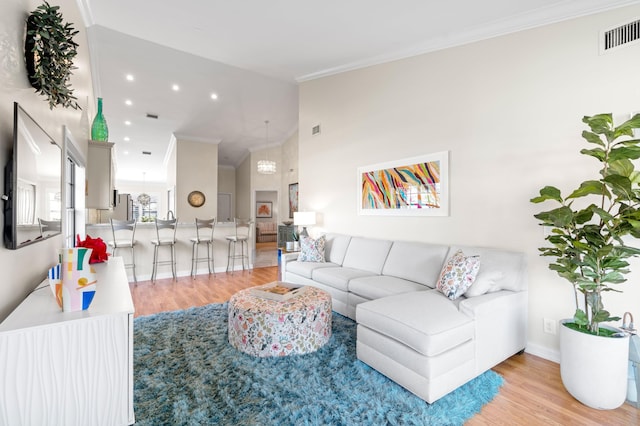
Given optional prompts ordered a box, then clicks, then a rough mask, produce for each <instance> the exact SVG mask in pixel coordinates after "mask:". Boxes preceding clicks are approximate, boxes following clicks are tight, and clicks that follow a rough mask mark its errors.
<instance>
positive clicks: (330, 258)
mask: <svg viewBox="0 0 640 426" xmlns="http://www.w3.org/2000/svg"><path fill="white" fill-rule="evenodd" d="M325 239H326V241H325V244H324V257H325V260H326V261H327V262H331V263H335V264H337V265H342V262H344V256H345V254H347V248H348V247H349V242H350V241H351V236H350V235H342V234H327V235H325Z"/></svg>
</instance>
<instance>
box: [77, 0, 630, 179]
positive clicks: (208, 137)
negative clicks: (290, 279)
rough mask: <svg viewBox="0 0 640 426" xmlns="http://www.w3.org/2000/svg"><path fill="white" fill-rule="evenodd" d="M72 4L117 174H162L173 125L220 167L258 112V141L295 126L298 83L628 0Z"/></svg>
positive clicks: (253, 138)
mask: <svg viewBox="0 0 640 426" xmlns="http://www.w3.org/2000/svg"><path fill="white" fill-rule="evenodd" d="M78 3H79V4H81V7H82V12H83V16H84V20H85V24H86V25H87V27H88V28H89V29H88V34H89V45H90V51H91V62H92V69H93V75H94V80H95V87H94V88H95V92H96V96H100V97H102V98H103V99H104V111H105V116H106V118H107V122H108V125H109V130H110V138H109V139H110V141H112V142H115V143H116V158H117V167H118V172H117V173H118V175H117V178H118V180H121V181H128V180H131V181H141V180H142V179H143V173H144V174H145V175H146V180H147V181H163V180H164V179H165V176H166V167H165V166H164V160H165V156H166V154H167V150H168V148H169V147H170V144H171V141H172V135H177V138H178V139H188V140H192V141H202V142H210V143H217V144H219V145H218V146H219V164H221V165H230V166H237V165H238V164H239V163H240V162H241V161H242V159H243V158H244V157H245V156H246V155H247V153H248V152H250V151H251V150H256V149H262V148H264V147H265V146H266V144H267V132H266V128H265V120H269V122H270V123H269V129H268V143H269V144H270V145H273V144H281V143H282V142H284V141H285V140H286V139H287V138H289V137H290V136H291V135H292V134H294V133H295V131H296V130H297V123H298V87H297V86H298V83H299V82H301V81H305V80H309V79H313V78H320V77H323V76H327V75H331V74H334V73H339V72H343V71H347V70H350V69H356V68H360V67H363V66H368V65H372V64H376V63H382V62H386V61H391V60H395V59H400V58H404V57H408V56H413V55H417V54H421V53H425V52H429V51H434V50H439V49H444V48H447V47H452V46H456V45H460V44H464V43H469V42H473V41H477V40H482V39H486V38H490V37H494V36H498V35H502V34H506V33H510V32H515V31H520V30H523V29H527V28H533V27H536V26H540V25H545V24H549V23H553V22H558V21H562V20H566V19H570V18H573V17H577V16H582V15H587V14H592V13H597V12H600V11H604V10H608V9H612V8H616V7H621V6H625V5H629V4H635V3H638V1H637V0H561V1H558V0H520V1H513V0H483V1H474V0H450V1H446V2H444V1H437V2H436V1H424V0H403V1H397V2H391V1H388V0H349V1H344V0H325V1H323V2H310V1H301V0H271V1H264V0H262V1H261V0H239V1H225V0H181V1H180V2H169V1H162V2H161V1H157V0H136V1H130V0H109V1H107V0H79V1H78ZM128 75H130V76H132V78H133V80H132V81H130V80H127V76H128ZM174 86H175V87H174ZM176 89H177V90H176ZM212 94H214V97H216V99H212ZM127 101H129V102H127ZM148 115H151V116H157V118H149V117H148ZM143 151H146V152H150V153H151V154H150V155H144V154H143V153H142V152H143Z"/></svg>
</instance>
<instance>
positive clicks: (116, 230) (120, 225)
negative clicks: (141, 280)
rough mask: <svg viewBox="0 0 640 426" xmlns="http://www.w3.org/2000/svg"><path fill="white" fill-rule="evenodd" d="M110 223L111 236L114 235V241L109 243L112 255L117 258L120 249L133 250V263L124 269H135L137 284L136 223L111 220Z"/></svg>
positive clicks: (134, 277)
mask: <svg viewBox="0 0 640 426" xmlns="http://www.w3.org/2000/svg"><path fill="white" fill-rule="evenodd" d="M109 222H110V223H111V235H113V240H111V241H109V242H107V245H109V247H111V248H112V251H111V255H112V256H115V255H116V251H117V250H118V249H119V248H128V249H131V263H125V264H124V267H125V268H131V269H133V281H134V282H135V283H137V282H138V278H137V277H136V255H135V246H136V243H137V241H136V239H135V236H136V221H135V220H116V219H110V220H109ZM116 234H118V235H116Z"/></svg>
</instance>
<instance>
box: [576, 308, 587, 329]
mask: <svg viewBox="0 0 640 426" xmlns="http://www.w3.org/2000/svg"><path fill="white" fill-rule="evenodd" d="M573 321H574V322H575V323H576V324H578V325H582V326H586V325H588V324H589V319H588V318H587V314H585V312H584V311H583V310H582V309H576V313H575V314H573Z"/></svg>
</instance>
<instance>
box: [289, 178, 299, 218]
mask: <svg viewBox="0 0 640 426" xmlns="http://www.w3.org/2000/svg"><path fill="white" fill-rule="evenodd" d="M297 211H298V182H296V183H290V184H289V219H293V214H294V213H295V212H297Z"/></svg>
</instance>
